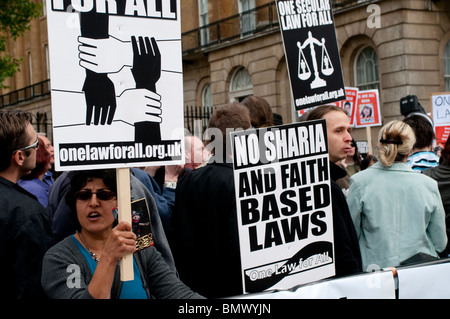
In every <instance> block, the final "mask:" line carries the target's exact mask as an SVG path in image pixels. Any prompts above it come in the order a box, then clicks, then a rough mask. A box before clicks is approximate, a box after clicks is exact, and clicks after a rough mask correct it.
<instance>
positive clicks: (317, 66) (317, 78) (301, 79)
mask: <svg viewBox="0 0 450 319" xmlns="http://www.w3.org/2000/svg"><path fill="white" fill-rule="evenodd" d="M276 4H277V12H278V18H279V21H280V28H281V34H282V36H283V43H284V51H285V54H286V60H287V65H288V73H289V79H290V83H291V89H292V96H293V99H294V104H295V108H296V110H301V109H305V108H309V107H313V106H317V105H321V104H326V103H332V102H335V101H340V100H343V99H345V88H344V80H343V76H342V69H341V60H340V56H339V50H338V46H337V40H336V31H335V27H334V20H333V11H332V6H331V1H330V0H295V1H294V0H287V1H286V0H277V1H276Z"/></svg>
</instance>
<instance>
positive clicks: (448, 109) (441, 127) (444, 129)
mask: <svg viewBox="0 0 450 319" xmlns="http://www.w3.org/2000/svg"><path fill="white" fill-rule="evenodd" d="M431 109H432V111H431V112H432V113H431V114H432V118H433V124H434V130H435V134H436V144H441V145H445V142H446V141H447V139H448V136H449V133H450V92H443V93H433V94H431Z"/></svg>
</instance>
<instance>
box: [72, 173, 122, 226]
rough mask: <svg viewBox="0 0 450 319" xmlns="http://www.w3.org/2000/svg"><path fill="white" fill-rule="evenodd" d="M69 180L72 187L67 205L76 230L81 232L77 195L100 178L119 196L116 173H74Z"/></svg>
mask: <svg viewBox="0 0 450 319" xmlns="http://www.w3.org/2000/svg"><path fill="white" fill-rule="evenodd" d="M68 178H69V180H70V187H69V191H68V192H67V194H66V203H67V205H68V206H69V207H70V217H71V219H72V222H73V224H74V226H75V229H76V230H77V231H80V230H81V225H80V222H79V221H78V217H77V208H76V202H77V200H76V198H75V193H76V192H78V191H79V190H81V189H82V188H83V187H84V186H86V184H87V183H88V182H90V181H92V180H93V179H96V178H100V179H101V180H103V183H105V185H106V187H108V189H109V190H110V191H112V192H114V193H115V194H117V182H116V171H115V170H114V169H98V170H85V171H72V172H69V173H68Z"/></svg>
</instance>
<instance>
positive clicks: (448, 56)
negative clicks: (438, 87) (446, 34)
mask: <svg viewBox="0 0 450 319" xmlns="http://www.w3.org/2000/svg"><path fill="white" fill-rule="evenodd" d="M444 78H445V91H446V92H449V91H450V41H448V42H447V45H446V46H445V49H444Z"/></svg>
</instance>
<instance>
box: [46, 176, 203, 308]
mask: <svg viewBox="0 0 450 319" xmlns="http://www.w3.org/2000/svg"><path fill="white" fill-rule="evenodd" d="M66 201H67V203H68V205H69V206H70V207H71V209H72V211H71V217H72V219H73V221H74V223H75V225H76V229H77V232H76V233H75V234H74V235H70V236H69V237H67V238H65V239H64V240H62V241H61V242H60V243H58V244H57V245H55V246H54V247H52V248H51V249H50V250H49V251H48V252H47V253H46V255H45V257H44V263H43V275H42V286H43V288H44V291H45V292H46V294H47V295H48V296H49V297H50V298H63V299H75V298H95V299H109V298H111V299H148V298H150V296H151V297H156V298H177V299H180V298H202V297H201V296H200V295H198V294H196V293H194V292H193V291H192V290H191V289H190V288H189V287H187V286H186V285H184V284H183V283H182V282H181V281H180V280H179V279H178V277H177V276H176V274H175V273H174V272H173V271H172V270H171V269H170V268H169V266H168V265H167V264H166V262H165V261H164V259H163V258H162V257H161V255H160V253H159V252H158V251H157V250H156V248H155V247H149V248H146V249H144V250H141V251H139V252H137V253H135V254H134V255H133V264H134V280H133V281H125V282H122V281H121V280H120V268H119V263H118V261H119V260H120V259H121V258H122V257H123V256H125V255H128V254H130V253H134V252H135V250H136V236H135V234H134V233H133V232H132V229H131V225H130V224H129V223H125V222H121V223H118V224H117V225H116V222H115V219H114V215H113V210H114V209H115V208H117V197H116V175H115V170H90V171H78V172H71V173H70V190H69V192H68V193H67V196H66Z"/></svg>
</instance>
